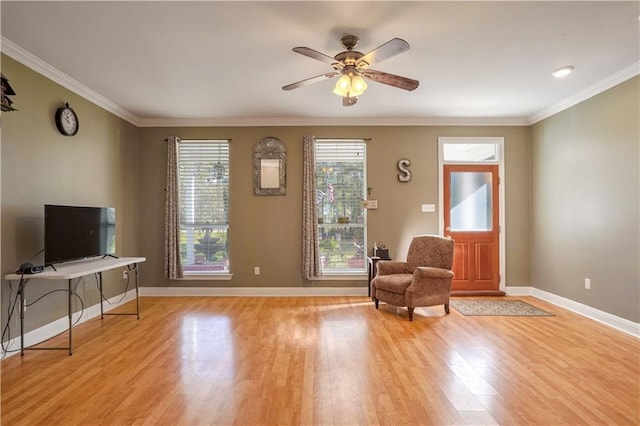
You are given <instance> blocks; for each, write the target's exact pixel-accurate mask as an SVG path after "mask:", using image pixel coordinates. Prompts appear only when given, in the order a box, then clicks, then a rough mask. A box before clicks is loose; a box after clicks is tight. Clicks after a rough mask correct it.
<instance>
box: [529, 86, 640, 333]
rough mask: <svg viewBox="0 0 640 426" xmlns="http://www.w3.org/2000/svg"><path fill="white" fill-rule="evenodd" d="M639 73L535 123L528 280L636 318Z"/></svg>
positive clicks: (639, 317) (639, 314)
mask: <svg viewBox="0 0 640 426" xmlns="http://www.w3.org/2000/svg"><path fill="white" fill-rule="evenodd" d="M639 81H640V78H639V77H635V78H633V79H630V80H627V81H625V82H624V83H621V84H619V85H618V86H616V87H613V88H611V89H609V90H607V91H605V92H603V93H601V94H599V95H597V96H595V97H593V98H591V99H589V100H587V101H584V102H582V103H580V104H578V105H576V106H574V107H572V108H570V109H567V110H565V111H563V112H561V113H559V114H556V115H554V116H552V117H550V118H548V119H546V120H544V121H541V122H539V123H537V124H535V125H534V126H533V129H532V155H531V163H532V179H531V193H532V197H533V198H532V200H533V201H532V208H533V210H532V219H533V220H532V235H533V237H532V265H531V270H532V274H531V284H532V286H534V287H536V288H539V289H541V290H544V291H548V292H550V293H553V294H555V295H558V296H562V297H565V298H568V299H571V300H574V301H576V302H579V303H582V304H585V305H588V306H592V307H594V308H596V309H599V310H602V311H605V312H609V313H611V314H613V315H616V316H619V317H622V318H625V319H628V320H630V321H634V322H636V323H637V322H639V321H640V269H639V268H640V266H639V265H640V247H639V245H640V208H639V203H640V183H639V179H640V176H639V170H640V158H639V156H640V148H639V145H640V132H639V130H638V125H639V124H638V123H639V118H640V110H639V105H640V83H639ZM585 278H590V279H591V290H586V289H585V285H584V280H585Z"/></svg>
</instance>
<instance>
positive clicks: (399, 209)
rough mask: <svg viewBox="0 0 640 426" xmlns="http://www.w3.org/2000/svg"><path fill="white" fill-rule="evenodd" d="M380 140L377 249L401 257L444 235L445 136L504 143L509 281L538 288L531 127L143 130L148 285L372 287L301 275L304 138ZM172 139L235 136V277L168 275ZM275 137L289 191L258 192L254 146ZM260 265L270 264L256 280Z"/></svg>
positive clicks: (375, 152)
mask: <svg viewBox="0 0 640 426" xmlns="http://www.w3.org/2000/svg"><path fill="white" fill-rule="evenodd" d="M304 135H314V136H316V137H318V138H371V141H370V142H368V144H367V184H368V186H370V187H372V188H373V190H372V193H371V197H370V198H372V199H377V200H378V205H379V208H378V209H377V210H370V211H369V212H368V225H367V230H368V237H367V241H368V247H367V249H368V252H370V251H371V247H372V246H373V243H374V241H378V240H382V241H384V242H385V243H386V244H387V247H388V248H389V249H390V253H391V255H392V256H394V257H396V258H401V257H404V256H405V255H406V251H407V248H408V245H409V241H410V239H411V238H412V236H414V235H416V234H421V233H437V232H438V214H437V213H422V212H421V210H420V205H421V204H423V203H432V204H436V206H437V204H438V188H439V184H438V137H442V136H502V137H504V138H505V163H506V167H505V175H506V176H505V178H504V179H503V182H504V184H505V185H506V188H505V189H506V232H507V234H506V235H507V242H506V246H507V247H506V251H507V260H506V283H507V285H517V286H527V285H529V275H530V270H529V257H530V255H529V211H530V204H529V186H530V185H529V137H530V136H529V128H528V127H436V126H433V127H430V126H419V127H392V126H384V127H383V126H380V127H378V126H371V127H229V128H223V127H209V128H142V129H140V159H141V162H140V188H141V190H140V255H143V256H146V257H147V259H148V261H147V262H146V263H144V264H143V265H142V266H141V270H142V276H143V285H144V286H152V287H180V286H190V287H191V286H193V287H203V286H204V287H219V286H224V287H299V286H324V287H327V286H328V287H337V286H362V287H366V285H367V284H366V281H363V280H360V281H314V282H309V281H306V280H304V279H303V278H302V273H301V262H302V260H301V244H302V243H301V241H302V138H303V136H304ZM167 136H179V137H181V138H183V139H226V138H229V139H231V143H230V200H229V202H230V218H229V224H230V238H229V239H230V242H229V255H230V266H231V269H232V273H233V279H232V280H231V281H199V280H198V281H195V280H180V281H171V280H167V279H166V278H164V268H163V250H164V202H165V193H164V188H165V182H166V161H167V160H166V151H167V148H166V143H165V142H164V139H165V138H166V137H167ZM267 136H273V137H276V138H278V139H280V140H281V141H282V142H283V143H284V144H285V145H286V147H287V151H288V161H287V195H286V196H254V195H253V180H252V179H253V178H252V172H253V157H252V151H253V147H254V145H255V144H256V143H257V142H258V141H260V140H261V139H262V138H264V137H267ZM400 158H409V159H410V160H411V171H412V180H411V182H409V183H401V182H399V181H398V179H397V174H398V170H397V168H396V163H397V161H398V160H399V159H400ZM254 266H259V267H260V268H261V274H260V275H258V276H257V275H254V273H253V268H254Z"/></svg>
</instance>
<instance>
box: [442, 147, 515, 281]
mask: <svg viewBox="0 0 640 426" xmlns="http://www.w3.org/2000/svg"><path fill="white" fill-rule="evenodd" d="M450 143H465V144H472V143H484V144H488V143H493V144H497V145H498V151H499V152H498V160H497V161H487V162H474V163H471V162H462V161H446V162H445V161H444V156H443V150H442V146H443V145H444V144H450ZM445 164H497V165H498V178H499V179H500V183H499V185H498V197H499V198H500V199H499V200H498V208H499V211H498V226H500V235H499V237H498V241H499V245H500V255H499V262H500V266H499V271H500V287H499V289H500V290H501V291H505V290H506V287H507V283H506V280H505V271H506V239H507V237H506V235H507V228H506V227H505V226H504V224H505V217H506V209H505V204H506V203H505V186H506V179H505V176H504V138H503V137H438V206H439V208H438V227H439V232H440V235H444V165H445Z"/></svg>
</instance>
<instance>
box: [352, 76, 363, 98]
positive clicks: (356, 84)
mask: <svg viewBox="0 0 640 426" xmlns="http://www.w3.org/2000/svg"><path fill="white" fill-rule="evenodd" d="M365 90H367V82H366V81H364V78H362V76H361V75H357V74H356V75H354V76H353V77H351V91H350V92H349V96H351V97H354V96H360V95H362V94H363V93H364V91H365Z"/></svg>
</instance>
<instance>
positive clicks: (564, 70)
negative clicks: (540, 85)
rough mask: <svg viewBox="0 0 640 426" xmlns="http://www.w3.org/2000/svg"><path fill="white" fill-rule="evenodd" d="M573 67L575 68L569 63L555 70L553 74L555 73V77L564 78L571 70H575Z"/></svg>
mask: <svg viewBox="0 0 640 426" xmlns="http://www.w3.org/2000/svg"><path fill="white" fill-rule="evenodd" d="M573 68H574V67H573V66H571V65H569V66H566V67H562V68H558V69H557V70H555V71H554V72H552V73H551V74H553V76H554V77H555V78H562V77H565V76H567V75H569V74H571V71H573Z"/></svg>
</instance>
